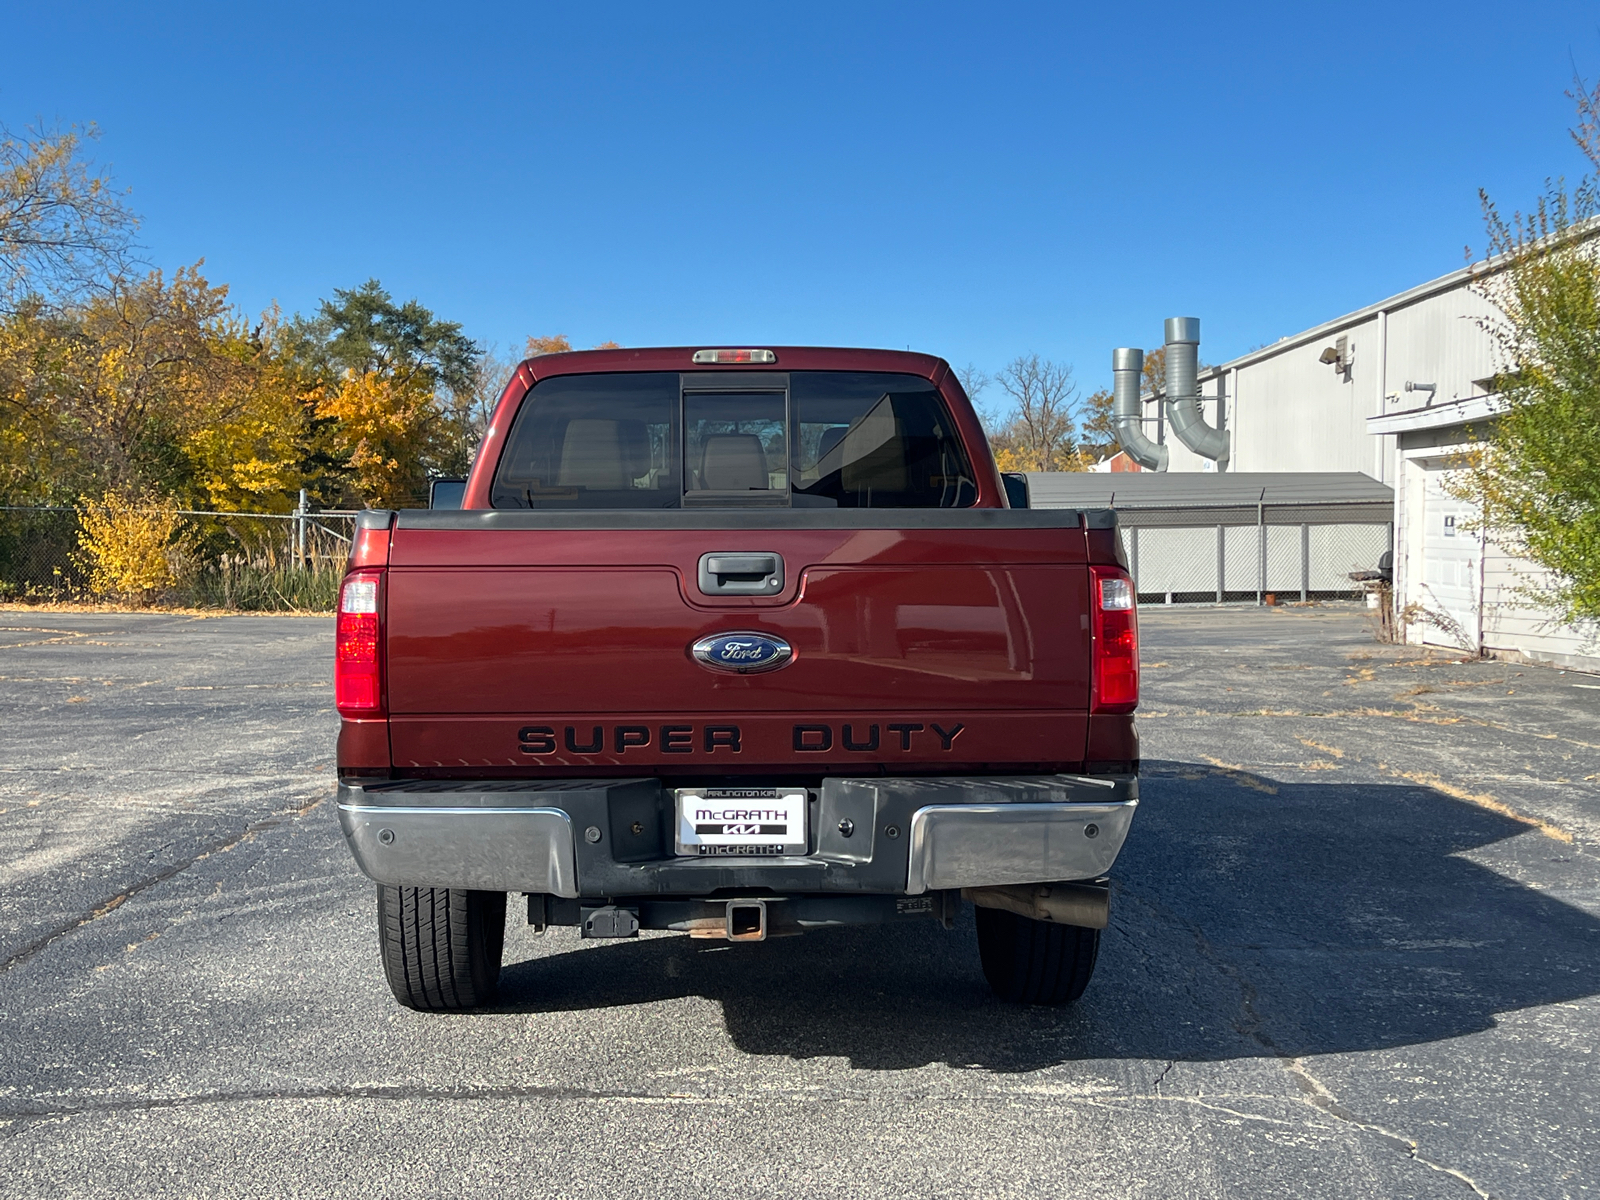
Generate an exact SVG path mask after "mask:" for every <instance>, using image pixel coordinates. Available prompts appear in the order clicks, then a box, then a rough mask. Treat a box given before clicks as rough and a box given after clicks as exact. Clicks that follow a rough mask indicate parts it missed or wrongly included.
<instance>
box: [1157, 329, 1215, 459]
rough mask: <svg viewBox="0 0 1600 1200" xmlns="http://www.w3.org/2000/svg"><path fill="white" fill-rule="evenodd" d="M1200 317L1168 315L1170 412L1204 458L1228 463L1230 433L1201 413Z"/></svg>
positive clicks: (1175, 425)
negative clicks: (1213, 423)
mask: <svg viewBox="0 0 1600 1200" xmlns="http://www.w3.org/2000/svg"><path fill="white" fill-rule="evenodd" d="M1199 375H1200V318H1199V317H1168V318H1167V412H1168V413H1169V414H1170V415H1171V417H1172V432H1173V433H1175V434H1177V435H1178V440H1179V441H1180V442H1182V443H1183V444H1184V445H1185V446H1187V447H1189V449H1191V450H1193V451H1194V452H1195V453H1196V454H1198V455H1199V456H1200V457H1201V458H1209V459H1213V460H1214V461H1215V462H1216V464H1217V466H1218V467H1223V468H1225V467H1226V466H1227V464H1228V458H1229V451H1228V435H1227V434H1225V433H1223V432H1222V430H1220V429H1213V428H1212V427H1211V426H1209V425H1207V424H1206V419H1205V417H1203V416H1201V415H1200V384H1199Z"/></svg>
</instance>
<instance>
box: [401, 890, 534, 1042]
mask: <svg viewBox="0 0 1600 1200" xmlns="http://www.w3.org/2000/svg"><path fill="white" fill-rule="evenodd" d="M505 940H506V894H505V893H504V892H466V891H461V890H459V889H451V888H415V887H385V886H384V885H383V884H379V885H378V947H379V950H380V951H381V952H382V954H383V971H384V974H385V975H387V976H388V977H389V990H390V991H392V992H393V993H394V998H395V999H396V1000H398V1001H400V1003H401V1004H404V1005H405V1006H406V1007H407V1008H418V1009H423V1010H424V1011H429V1012H449V1011H461V1010H464V1009H468V1008H476V1007H478V1006H479V1005H480V1004H488V1003H489V1002H490V1001H492V1000H493V999H494V995H495V990H496V988H497V987H498V986H499V983H500V955H501V952H502V951H503V950H504V948H505Z"/></svg>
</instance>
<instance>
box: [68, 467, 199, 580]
mask: <svg viewBox="0 0 1600 1200" xmlns="http://www.w3.org/2000/svg"><path fill="white" fill-rule="evenodd" d="M181 522H182V517H180V516H179V515H178V510H177V507H176V506H175V505H174V504H173V503H172V502H171V501H170V500H158V499H156V498H154V497H152V496H149V495H141V494H129V493H119V492H115V491H108V492H106V493H105V495H104V496H102V497H101V500H100V503H99V504H95V505H89V504H85V505H81V506H80V507H79V509H78V523H79V525H80V530H79V533H78V546H79V548H80V549H81V550H82V551H83V565H84V567H85V568H86V572H87V574H88V577H89V590H90V591H91V592H93V593H94V594H95V595H97V596H115V597H118V598H121V599H125V600H129V601H132V602H134V603H139V604H148V603H149V602H150V601H151V600H152V599H153V598H154V597H155V596H156V595H157V594H158V593H160V592H162V591H165V590H167V589H168V588H170V587H171V586H172V584H173V581H174V580H175V579H176V577H177V571H178V567H179V565H180V563H181V561H182V557H183V545H182V541H181V539H180V538H179V537H178V529H179V526H180V524H181Z"/></svg>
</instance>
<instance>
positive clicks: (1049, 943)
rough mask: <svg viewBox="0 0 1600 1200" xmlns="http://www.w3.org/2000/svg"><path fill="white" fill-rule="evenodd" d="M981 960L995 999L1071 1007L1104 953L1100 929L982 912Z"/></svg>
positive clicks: (1001, 912)
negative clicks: (1097, 960) (1101, 948)
mask: <svg viewBox="0 0 1600 1200" xmlns="http://www.w3.org/2000/svg"><path fill="white" fill-rule="evenodd" d="M974 915H975V916H976V918H977V922H978V957H979V958H980V959H981V960H982V962H983V977H984V978H985V979H987V980H988V981H989V986H990V987H992V988H993V989H994V993H995V995H997V996H999V997H1000V999H1002V1000H1010V1001H1012V1002H1013V1003H1016V1004H1071V1003H1072V1002H1073V1001H1074V1000H1076V999H1077V998H1078V997H1079V996H1081V995H1083V989H1084V988H1086V987H1088V986H1089V977H1090V976H1091V975H1093V974H1094V960H1095V957H1096V955H1098V954H1099V953H1100V931H1099V930H1098V929H1082V928H1080V927H1078V926H1077V925H1056V924H1053V923H1051V922H1049V921H1033V920H1029V919H1028V918H1027V917H1019V916H1018V915H1017V914H1016V913H1010V912H1006V911H1005V910H1004V909H1000V908H979V909H977V910H975V914H974Z"/></svg>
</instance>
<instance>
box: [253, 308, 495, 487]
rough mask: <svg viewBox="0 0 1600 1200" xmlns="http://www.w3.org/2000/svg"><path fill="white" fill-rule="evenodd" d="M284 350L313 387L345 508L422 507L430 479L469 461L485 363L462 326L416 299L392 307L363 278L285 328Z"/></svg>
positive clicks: (456, 471)
mask: <svg viewBox="0 0 1600 1200" xmlns="http://www.w3.org/2000/svg"><path fill="white" fill-rule="evenodd" d="M285 344H286V346H287V347H288V348H289V352H290V354H291V356H292V358H293V359H294V360H295V362H296V363H297V365H298V366H299V368H300V370H301V371H302V372H303V373H304V375H305V376H306V378H307V379H308V380H310V381H314V384H315V387H316V388H317V389H318V395H317V400H316V402H315V412H316V418H317V420H318V422H321V423H323V424H322V426H321V428H322V430H323V431H324V432H323V436H324V438H325V442H324V444H325V445H326V446H327V447H328V448H329V449H330V450H331V455H332V458H333V460H334V464H335V465H334V468H333V470H332V471H331V472H330V476H331V477H337V478H339V479H342V480H343V482H344V484H345V489H346V494H345V496H344V497H343V499H344V502H345V503H352V504H381V505H388V506H397V505H406V504H416V503H421V502H422V500H423V499H424V498H425V496H426V494H427V484H428V479H429V477H430V476H435V475H454V474H459V473H460V472H461V471H463V470H464V469H465V468H466V466H467V465H468V464H469V463H470V462H471V457H472V453H473V450H474V449H475V447H476V445H477V436H476V435H475V431H474V428H473V426H474V414H475V411H476V410H477V409H479V408H481V397H480V396H479V395H478V394H477V393H479V392H480V391H481V389H482V387H483V386H484V378H483V370H482V368H483V366H484V364H483V355H482V353H481V352H480V351H479V349H478V347H477V345H476V344H475V343H474V342H473V341H472V339H471V338H469V337H467V336H466V335H465V334H464V333H462V332H461V326H460V324H459V323H457V322H455V321H444V320H440V319H439V318H438V317H436V316H434V314H433V313H432V311H430V310H429V309H428V308H426V307H424V306H423V305H422V304H421V302H419V301H417V300H408V301H406V302H405V303H404V304H397V303H396V302H395V300H394V298H393V297H392V296H391V295H390V294H389V292H388V290H387V289H385V288H384V287H383V285H382V284H380V283H379V282H378V281H377V280H376V279H369V280H367V282H366V283H364V284H362V285H361V286H360V287H357V288H349V289H342V288H341V289H336V290H335V291H334V293H333V299H332V300H324V301H323V302H322V304H321V305H320V306H319V308H318V311H317V315H316V316H315V317H312V318H303V317H297V318H296V319H295V320H294V321H292V322H290V323H289V326H288V328H287V330H286V331H285Z"/></svg>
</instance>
